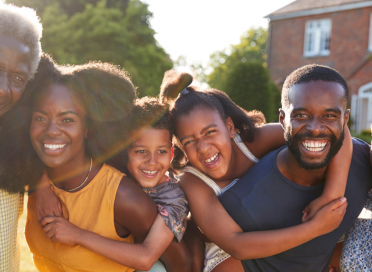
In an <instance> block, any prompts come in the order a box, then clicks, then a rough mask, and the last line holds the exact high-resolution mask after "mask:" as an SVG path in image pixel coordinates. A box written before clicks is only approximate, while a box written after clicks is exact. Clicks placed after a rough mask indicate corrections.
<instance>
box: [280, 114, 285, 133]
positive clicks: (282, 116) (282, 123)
mask: <svg viewBox="0 0 372 272" xmlns="http://www.w3.org/2000/svg"><path fill="white" fill-rule="evenodd" d="M284 120H285V112H284V110H283V109H279V123H280V124H281V125H282V128H283V129H284V130H285V126H284Z"/></svg>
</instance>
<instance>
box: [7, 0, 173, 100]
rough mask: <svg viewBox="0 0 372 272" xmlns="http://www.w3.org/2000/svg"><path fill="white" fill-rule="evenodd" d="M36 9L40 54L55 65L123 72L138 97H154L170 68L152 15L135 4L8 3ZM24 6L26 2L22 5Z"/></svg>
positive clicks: (113, 0)
mask: <svg viewBox="0 0 372 272" xmlns="http://www.w3.org/2000/svg"><path fill="white" fill-rule="evenodd" d="M11 2H14V3H15V4H17V5H22V4H23V5H27V6H30V7H33V8H38V14H39V16H40V17H41V21H42V23H43V28H44V30H43V38H42V47H43V51H44V52H46V53H49V54H51V55H52V56H53V58H54V59H55V60H56V61H57V63H60V64H82V63H85V62H88V61H90V60H100V61H103V62H110V63H113V64H116V65H120V66H121V67H123V68H124V69H125V70H127V71H128V72H129V73H130V74H131V76H132V80H133V83H134V84H135V85H136V86H138V87H139V88H138V91H139V95H140V96H144V95H153V96H154V95H157V94H158V93H159V86H160V85H161V82H162V78H163V75H164V72H165V71H166V70H169V69H171V68H172V67H173V64H172V62H171V60H170V59H169V57H168V55H167V54H166V53H165V51H164V49H163V48H161V47H160V46H159V45H158V44H157V42H156V40H155V37H154V35H155V32H154V30H153V29H152V28H151V26H150V23H149V19H150V18H151V16H152V14H151V13H150V12H149V10H148V8H147V5H146V4H144V3H142V2H141V1H140V0H126V1H121V0H106V1H105V0H100V1H99V0H66V1H57V0H12V1H11ZM24 2H26V3H24Z"/></svg>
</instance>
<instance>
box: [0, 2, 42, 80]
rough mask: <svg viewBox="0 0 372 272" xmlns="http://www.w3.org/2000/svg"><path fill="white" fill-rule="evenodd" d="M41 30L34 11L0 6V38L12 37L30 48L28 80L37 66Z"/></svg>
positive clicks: (9, 5)
mask: <svg viewBox="0 0 372 272" xmlns="http://www.w3.org/2000/svg"><path fill="white" fill-rule="evenodd" d="M42 30H43V27H42V25H41V23H40V19H39V17H38V16H37V15H36V11H35V10H33V9H31V8H27V7H21V8H20V7H17V6H14V5H11V4H0V36H7V37H13V38H15V39H17V40H18V41H20V42H21V43H23V44H24V45H26V46H28V47H29V48H30V52H31V58H30V63H29V68H30V75H29V78H28V79H32V78H33V76H34V75H35V73H36V71H37V67H38V65H39V61H40V56H41V43H40V39H41V35H42Z"/></svg>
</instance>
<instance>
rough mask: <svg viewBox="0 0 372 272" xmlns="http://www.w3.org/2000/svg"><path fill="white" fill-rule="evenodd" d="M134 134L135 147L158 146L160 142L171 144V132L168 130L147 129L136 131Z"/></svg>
mask: <svg viewBox="0 0 372 272" xmlns="http://www.w3.org/2000/svg"><path fill="white" fill-rule="evenodd" d="M133 134H134V139H135V140H134V142H133V144H132V145H133V146H135V145H137V144H147V143H151V144H152V143H154V144H157V143H159V142H162V143H169V144H171V139H170V132H169V130H167V129H159V128H152V127H146V128H141V129H139V130H135V131H134V133H133Z"/></svg>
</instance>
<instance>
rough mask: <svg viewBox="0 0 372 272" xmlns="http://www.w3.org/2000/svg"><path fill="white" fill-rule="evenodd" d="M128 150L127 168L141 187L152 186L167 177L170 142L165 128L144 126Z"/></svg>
mask: <svg viewBox="0 0 372 272" xmlns="http://www.w3.org/2000/svg"><path fill="white" fill-rule="evenodd" d="M137 135H138V138H137V140H136V141H135V142H134V143H133V144H132V145H131V147H130V148H129V151H128V163H127V168H128V171H129V172H130V173H131V175H132V176H133V178H135V179H136V180H137V182H138V183H139V184H141V186H142V187H154V186H155V185H157V184H160V183H162V182H164V181H165V180H166V179H167V176H166V175H165V173H166V172H167V171H168V169H169V166H170V162H171V159H172V142H171V139H170V135H169V131H168V130H166V129H155V128H145V129H141V130H140V131H138V132H137Z"/></svg>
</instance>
